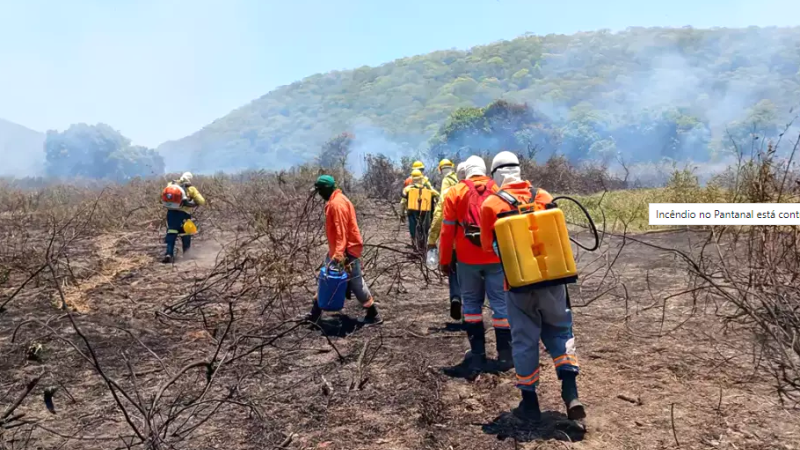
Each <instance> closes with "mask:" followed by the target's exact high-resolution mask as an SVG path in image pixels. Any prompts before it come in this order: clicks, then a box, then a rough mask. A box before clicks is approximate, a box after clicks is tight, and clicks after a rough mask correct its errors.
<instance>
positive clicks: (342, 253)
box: [304, 175, 382, 325]
mask: <svg viewBox="0 0 800 450" xmlns="http://www.w3.org/2000/svg"><path fill="white" fill-rule="evenodd" d="M314 190H315V191H316V192H317V193H318V194H319V196H320V197H322V199H323V200H325V201H326V202H327V203H326V205H325V234H326V236H327V238H328V255H327V257H326V258H325V264H329V263H330V262H331V261H332V262H334V263H336V264H338V265H340V266H343V267H345V268H346V269H347V273H348V274H349V281H348V283H347V284H348V289H349V290H350V291H351V292H352V293H353V295H355V297H356V299H358V301H359V303H361V306H363V307H364V308H365V309H366V310H367V313H366V315H365V316H364V317H363V318H361V319H359V322H361V323H362V324H364V325H374V324H379V323H381V322H382V319H381V318H380V317H379V316H378V309H377V308H376V307H375V301H374V300H373V298H372V294H371V293H370V291H369V287H368V286H367V282H366V281H364V276H363V274H362V272H361V260H360V259H359V258H361V253H362V252H363V250H364V241H363V239H362V238H361V231H359V229H358V222H356V210H355V208H354V207H353V204H352V203H351V202H350V200H349V199H348V198H347V197H345V195H344V194H343V193H342V190H341V189H339V188H338V187H336V180H334V178H333V177H332V176H330V175H321V176H320V177H319V178H317V181H316V182H315V183H314ZM321 316H322V309H320V307H319V304H317V301H316V299H314V306H312V307H311V312H310V313H308V314H307V315H306V316H305V317H304V318H305V319H306V320H308V321H310V322H316V321H317V320H319V318H320V317H321Z"/></svg>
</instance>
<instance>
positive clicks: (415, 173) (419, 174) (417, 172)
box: [411, 169, 422, 178]
mask: <svg viewBox="0 0 800 450" xmlns="http://www.w3.org/2000/svg"><path fill="white" fill-rule="evenodd" d="M411 178H422V171H420V170H418V169H415V170H412V171H411Z"/></svg>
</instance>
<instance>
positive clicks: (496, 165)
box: [492, 152, 522, 186]
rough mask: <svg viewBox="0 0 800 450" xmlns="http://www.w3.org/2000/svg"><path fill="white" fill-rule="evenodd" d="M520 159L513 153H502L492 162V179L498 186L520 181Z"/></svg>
mask: <svg viewBox="0 0 800 450" xmlns="http://www.w3.org/2000/svg"><path fill="white" fill-rule="evenodd" d="M521 178H522V174H521V171H520V167H519V158H517V155H515V154H513V153H511V152H500V153H498V154H497V155H495V157H494V159H493V160H492V179H494V182H495V183H497V184H498V185H500V186H502V185H504V184H505V183H513V182H516V181H520V180H521Z"/></svg>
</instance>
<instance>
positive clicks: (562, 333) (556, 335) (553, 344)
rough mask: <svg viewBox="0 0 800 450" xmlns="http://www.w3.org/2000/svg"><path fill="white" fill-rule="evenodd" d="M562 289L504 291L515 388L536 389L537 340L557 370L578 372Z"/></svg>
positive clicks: (558, 371)
mask: <svg viewBox="0 0 800 450" xmlns="http://www.w3.org/2000/svg"><path fill="white" fill-rule="evenodd" d="M566 289H567V288H566V286H563V285H561V286H549V287H543V288H539V289H535V290H533V291H531V292H525V293H519V292H506V298H507V306H508V321H509V323H510V324H511V346H512V351H513V355H514V369H515V370H516V372H517V387H518V388H520V389H522V390H536V386H537V385H538V384H539V340H540V339H541V341H542V342H543V343H544V346H545V348H546V349H547V352H548V353H549V354H550V356H552V357H553V363H554V364H555V368H556V372H557V373H559V374H560V373H561V372H565V371H568V372H575V373H578V372H579V366H578V358H577V356H576V355H575V336H574V335H573V334H572V311H571V310H570V309H569V308H568V307H567V296H566ZM559 378H560V375H559Z"/></svg>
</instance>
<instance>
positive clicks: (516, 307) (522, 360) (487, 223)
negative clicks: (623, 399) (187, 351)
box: [480, 152, 586, 422]
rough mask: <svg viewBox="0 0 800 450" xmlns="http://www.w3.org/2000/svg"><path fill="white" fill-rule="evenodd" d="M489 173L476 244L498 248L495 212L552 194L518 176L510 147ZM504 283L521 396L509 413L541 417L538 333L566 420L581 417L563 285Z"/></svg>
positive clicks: (539, 203)
mask: <svg viewBox="0 0 800 450" xmlns="http://www.w3.org/2000/svg"><path fill="white" fill-rule="evenodd" d="M492 177H493V179H494V181H495V182H496V183H497V184H498V185H500V186H501V189H500V191H499V192H498V193H496V194H495V195H492V196H490V197H489V198H487V199H486V200H485V201H484V203H483V205H482V206H481V220H480V221H481V246H482V248H483V250H484V251H486V252H492V253H499V252H497V249H496V242H495V239H494V228H495V222H496V221H497V216H498V215H499V214H501V213H503V212H505V211H511V210H512V209H513V208H516V207H518V206H519V205H525V204H530V203H534V205H535V208H534V211H536V210H543V209H545V208H546V205H547V204H550V203H551V202H552V201H553V197H552V196H551V195H550V194H549V193H548V192H547V191H545V190H544V189H537V188H533V187H532V185H531V183H530V182H528V181H523V180H522V176H521V172H520V167H519V159H518V158H517V156H516V155H514V154H513V153H511V152H501V153H498V154H497V156H495V158H494V160H493V161H492ZM531 199H533V201H531ZM505 287H506V291H507V292H506V299H507V307H508V321H509V322H510V324H511V334H512V337H513V339H512V342H513V354H514V367H515V369H516V372H517V387H518V388H519V389H520V390H521V391H522V401H521V402H520V404H519V406H518V407H517V408H515V409H514V410H513V413H514V415H515V416H516V417H518V418H520V419H522V420H524V421H532V422H536V421H539V420H540V419H541V411H540V409H539V399H538V396H537V394H536V387H537V385H538V384H539V340H540V339H541V341H542V342H543V343H544V345H545V348H546V349H547V352H548V353H550V355H551V356H552V357H553V363H554V365H555V368H556V373H557V374H558V378H559V379H560V380H561V398H562V400H563V401H564V404H565V405H566V408H567V416H568V417H569V418H570V419H571V420H576V421H582V420H583V419H584V418H585V417H586V412H585V410H584V407H583V404H581V402H580V400H578V387H577V382H576V378H577V376H578V373H579V366H578V358H577V356H576V355H575V337H574V335H573V333H572V311H571V310H570V307H569V303H568V300H567V291H566V286H564V285H556V286H548V287H536V288H531V289H528V290H527V291H523V292H512V291H510V290H509V289H508V283H505ZM515 291H516V290H515Z"/></svg>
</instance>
